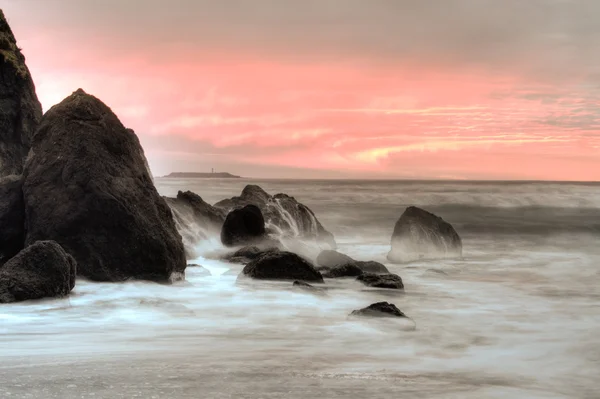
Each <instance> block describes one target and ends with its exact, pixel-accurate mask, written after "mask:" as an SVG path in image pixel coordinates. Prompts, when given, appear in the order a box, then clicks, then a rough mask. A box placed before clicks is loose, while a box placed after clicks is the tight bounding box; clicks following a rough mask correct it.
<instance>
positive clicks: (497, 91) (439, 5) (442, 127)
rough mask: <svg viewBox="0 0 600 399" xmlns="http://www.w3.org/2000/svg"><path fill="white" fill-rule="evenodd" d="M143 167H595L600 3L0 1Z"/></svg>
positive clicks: (461, 173) (575, 171)
mask: <svg viewBox="0 0 600 399" xmlns="http://www.w3.org/2000/svg"><path fill="white" fill-rule="evenodd" d="M1 4H2V8H3V9H4V12H5V15H6V17H7V19H8V21H9V23H10V25H11V27H12V29H13V31H14V33H15V35H16V36H17V41H18V44H19V46H20V47H21V48H22V49H23V53H24V54H25V56H26V58H27V63H28V66H29V69H30V70H31V72H32V75H33V78H34V81H35V83H36V87H37V92H38V96H39V98H40V101H41V102H42V105H43V108H44V110H47V109H48V108H50V107H51V106H52V105H53V104H55V103H57V102H60V101H61V100H62V99H63V98H64V97H66V96H67V95H69V94H70V93H71V92H73V91H74V90H76V89H77V88H80V87H81V88H83V89H84V90H85V91H87V92H88V93H91V94H94V95H95V96H97V97H99V98H100V99H101V100H103V101H104V102H105V103H106V104H107V105H109V106H110V107H111V108H112V109H113V111H115V113H116V114H117V115H118V116H119V117H120V118H121V120H122V121H123V123H124V124H125V125H126V126H127V127H130V128H132V129H134V130H135V131H136V133H137V134H138V136H139V137H140V140H141V142H142V144H143V146H144V149H145V152H146V156H147V157H148V160H149V162H150V166H151V169H152V171H153V173H154V174H155V175H163V174H167V173H169V172H171V171H210V169H211V168H215V169H217V170H219V171H228V172H231V173H234V174H240V175H243V176H248V177H305V178H336V177H344V178H423V179H552V180H600V22H598V21H599V16H600V1H598V0H429V1H425V0H211V1H209V0H170V1H163V0H127V1H125V0H102V1H96V0H2V3H1Z"/></svg>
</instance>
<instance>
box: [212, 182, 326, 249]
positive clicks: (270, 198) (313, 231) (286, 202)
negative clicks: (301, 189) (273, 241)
mask: <svg viewBox="0 0 600 399" xmlns="http://www.w3.org/2000/svg"><path fill="white" fill-rule="evenodd" d="M245 205H256V206H257V207H259V208H260V210H261V212H262V214H263V216H264V219H265V222H266V224H267V227H268V228H271V229H272V231H273V232H276V233H277V234H278V235H279V236H281V237H287V238H295V239H299V240H307V241H314V242H315V243H317V244H319V245H325V246H327V247H329V248H336V243H335V239H334V238H333V234H331V233H330V232H328V231H327V230H326V229H325V228H324V227H323V225H322V224H321V223H320V222H319V220H318V219H317V218H316V216H315V214H314V213H313V211H312V210H310V209H309V208H308V207H307V206H306V205H304V204H301V203H299V202H298V201H297V200H296V199H295V198H294V197H290V196H288V195H286V194H276V195H270V194H268V193H267V192H266V191H265V190H263V189H262V188H261V187H259V186H257V185H252V184H250V185H247V186H246V187H244V189H243V190H242V193H241V195H240V196H239V197H232V198H228V199H224V200H222V201H219V202H217V203H216V204H215V207H217V208H221V209H225V210H227V211H230V210H232V209H235V208H240V207H243V206H245Z"/></svg>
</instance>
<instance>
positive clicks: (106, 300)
mask: <svg viewBox="0 0 600 399" xmlns="http://www.w3.org/2000/svg"><path fill="white" fill-rule="evenodd" d="M155 183H156V185H157V187H158V189H159V192H160V193H161V194H163V195H167V196H175V195H176V194H177V191H178V190H191V191H194V192H195V193H197V194H199V195H200V196H202V198H203V199H204V200H206V201H207V202H209V203H214V202H216V201H218V200H221V199H223V198H227V197H231V196H234V195H239V193H240V192H241V190H242V188H243V187H244V186H245V185H246V184H259V185H260V186H261V187H263V188H264V189H265V190H266V191H267V192H269V193H271V194H276V193H278V192H284V193H287V194H289V195H292V196H294V197H296V199H297V200H299V201H300V202H302V203H304V204H305V205H307V206H309V207H310V208H311V209H312V210H313V211H314V212H315V214H316V215H317V217H318V219H319V220H320V221H321V223H322V224H323V225H324V226H325V228H327V229H328V230H329V231H331V232H332V233H333V234H334V235H335V238H336V240H337V242H338V245H339V250H340V251H341V252H344V253H347V254H348V255H350V256H352V257H354V258H356V259H358V260H375V261H379V262H382V263H385V264H386V266H387V267H388V268H389V269H390V270H391V271H392V272H393V273H397V274H399V275H400V276H401V277H402V278H403V280H404V284H405V287H406V288H405V293H403V294H402V293H398V292H395V291H393V290H372V289H366V288H365V287H364V286H362V285H360V284H358V283H356V282H355V281H353V280H352V279H340V280H331V281H328V282H327V284H326V286H327V288H328V289H327V290H326V295H312V294H310V293H306V292H303V291H297V290H293V289H291V284H290V283H289V282H256V283H255V284H252V285H250V286H248V285H239V284H236V277H237V274H238V273H239V272H240V271H241V268H242V266H240V265H234V264H228V263H226V262H223V261H219V260H217V259H214V258H215V257H214V254H215V253H218V252H219V251H222V248H221V247H220V244H219V240H218V237H214V238H211V239H209V240H206V241H204V242H201V243H198V249H199V251H200V253H202V254H204V255H203V256H202V257H200V258H199V259H195V260H193V261H190V263H197V264H200V265H202V266H203V268H198V267H189V268H188V269H187V271H186V281H185V282H182V283H179V284H176V285H173V286H165V285H159V284H153V283H145V282H128V283H123V284H106V283H91V282H87V281H85V280H78V282H77V286H76V287H75V290H74V291H73V293H72V295H71V297H70V298H68V299H61V300H45V301H32V302H26V303H19V304H9V305H2V306H0V397H1V398H26V397H29V398H87V397H93V398H132V397H140V398H314V397H319V398H324V399H325V398H589V399H591V398H600V388H598V383H597V380H598V377H599V376H600V288H599V287H598V285H599V282H600V245H599V243H600V185H599V184H592V183H541V182H431V181H307V180H304V181H303V180H265V181H255V180H247V179H165V178H157V179H156V181H155ZM409 205H416V206H420V207H423V208H425V209H427V210H429V211H431V212H434V213H436V214H438V215H439V216H442V217H443V218H444V219H445V220H447V221H448V222H450V223H452V224H453V225H454V227H455V228H456V230H457V231H458V233H459V234H460V235H461V237H462V240H463V254H464V259H461V260H431V261H427V260H423V261H418V262H413V263H409V264H405V265H393V264H389V263H388V262H387V260H386V254H387V251H389V249H390V247H389V243H390V238H391V234H392V231H393V228H394V224H395V222H396V220H397V219H398V218H399V216H400V215H401V213H402V212H403V210H404V209H405V208H406V207H407V206H409ZM206 270H208V271H209V272H210V274H209V273H206ZM378 301H388V302H391V303H394V304H396V305H397V306H398V308H400V309H401V310H402V311H403V312H404V313H406V314H407V315H408V316H410V317H411V319H412V322H409V321H406V320H395V319H382V320H379V319H364V320H363V319H355V318H349V317H348V314H349V313H350V312H351V311H352V310H354V309H359V308H362V307H365V306H367V305H369V304H371V303H374V302H378Z"/></svg>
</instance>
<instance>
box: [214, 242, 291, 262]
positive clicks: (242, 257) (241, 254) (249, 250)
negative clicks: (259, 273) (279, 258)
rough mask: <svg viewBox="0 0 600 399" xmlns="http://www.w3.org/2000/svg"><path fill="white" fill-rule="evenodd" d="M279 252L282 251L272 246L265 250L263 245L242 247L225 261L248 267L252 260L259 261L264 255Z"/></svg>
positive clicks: (228, 255) (227, 256) (225, 258)
mask: <svg viewBox="0 0 600 399" xmlns="http://www.w3.org/2000/svg"><path fill="white" fill-rule="evenodd" d="M279 251H280V249H279V248H278V247H275V246H270V247H267V248H265V246H262V245H261V246H256V245H249V246H246V247H242V248H240V249H238V250H237V251H235V252H233V253H230V254H227V255H225V257H224V258H223V259H224V260H226V261H228V262H231V263H241V264H243V265H246V264H248V263H250V262H251V261H252V260H254V259H257V258H259V257H260V256H262V255H264V254H269V253H274V252H279Z"/></svg>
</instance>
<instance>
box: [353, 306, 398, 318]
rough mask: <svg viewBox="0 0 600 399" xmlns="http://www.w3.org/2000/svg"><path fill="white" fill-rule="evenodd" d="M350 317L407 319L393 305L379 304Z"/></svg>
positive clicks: (356, 312)
mask: <svg viewBox="0 0 600 399" xmlns="http://www.w3.org/2000/svg"><path fill="white" fill-rule="evenodd" d="M350 316H359V317H406V315H405V314H404V313H403V312H402V311H401V310H400V309H398V308H397V307H396V305H394V304H393V303H388V302H377V303H374V304H372V305H369V306H367V307H366V308H363V309H359V310H354V311H352V313H350Z"/></svg>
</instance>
